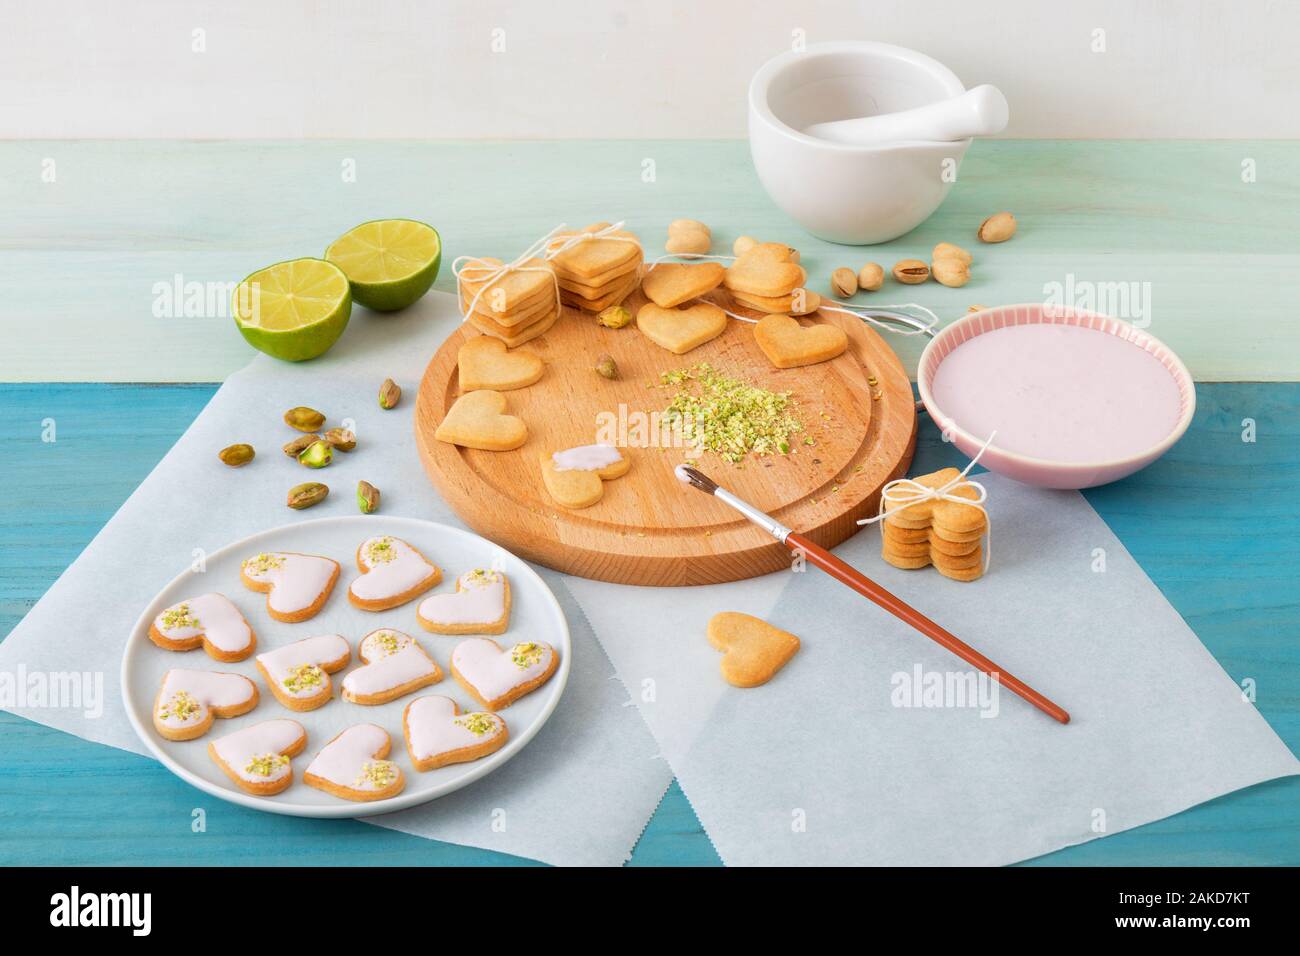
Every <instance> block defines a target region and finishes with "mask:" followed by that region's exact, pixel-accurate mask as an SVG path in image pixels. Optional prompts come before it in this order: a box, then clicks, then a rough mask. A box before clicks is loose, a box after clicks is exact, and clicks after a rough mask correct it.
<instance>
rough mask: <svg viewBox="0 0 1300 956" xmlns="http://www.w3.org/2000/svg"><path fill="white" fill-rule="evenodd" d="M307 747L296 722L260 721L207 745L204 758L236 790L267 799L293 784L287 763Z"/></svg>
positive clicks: (303, 733) (281, 719)
mask: <svg viewBox="0 0 1300 956" xmlns="http://www.w3.org/2000/svg"><path fill="white" fill-rule="evenodd" d="M306 746H307V731H306V730H305V729H303V726H302V724H300V723H298V721H296V720H288V719H287V718H280V719H278V720H264V721H262V722H261V723H260V724H253V726H251V727H245V728H244V729H243V730H236V731H235V732H234V733H233V734H226V736H224V737H218V738H217V739H216V740H214V741H212V742H211V743H209V744H208V756H209V757H211V758H212V762H213V763H215V764H216V765H217V766H218V767H220V768H221V769H222V771H223V772H224V773H225V774H226V776H227V777H229V778H230V779H231V781H232V782H233V783H234V784H235V786H237V787H238V788H239V789H240V790H243V791H245V792H246V793H253V794H257V795H258V796H259V797H269V796H271V795H272V794H274V793H279V792H280V791H282V790H287V789H288V787H289V785H290V784H291V783H293V767H292V766H291V765H290V763H289V760H290V758H291V757H296V756H298V754H300V753H302V751H303V748H305V747H306Z"/></svg>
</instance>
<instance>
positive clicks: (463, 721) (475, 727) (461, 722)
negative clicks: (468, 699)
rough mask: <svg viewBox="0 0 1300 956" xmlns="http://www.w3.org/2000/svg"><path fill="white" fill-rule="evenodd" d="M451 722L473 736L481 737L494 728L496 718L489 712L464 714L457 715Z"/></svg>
mask: <svg viewBox="0 0 1300 956" xmlns="http://www.w3.org/2000/svg"><path fill="white" fill-rule="evenodd" d="M452 723H454V724H456V725H457V726H458V727H464V728H465V729H466V730H468V731H469V732H470V733H471V734H473V735H474V736H475V737H482V736H483V735H484V734H486V733H491V732H492V731H493V730H495V729H496V726H497V721H496V718H495V717H493V716H492V715H491V714H481V713H476V714H465V715H463V716H461V717H457V718H456V719H455V720H454V721H452Z"/></svg>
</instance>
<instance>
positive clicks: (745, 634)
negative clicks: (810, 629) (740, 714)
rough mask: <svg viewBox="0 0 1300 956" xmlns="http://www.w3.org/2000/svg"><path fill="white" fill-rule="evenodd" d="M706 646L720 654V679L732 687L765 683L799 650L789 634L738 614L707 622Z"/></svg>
mask: <svg viewBox="0 0 1300 956" xmlns="http://www.w3.org/2000/svg"><path fill="white" fill-rule="evenodd" d="M709 643H710V644H712V645H713V646H714V647H716V648H717V649H718V650H720V651H722V677H723V679H724V680H726V682H727V683H728V684H732V685H733V686H735V687H757V686H758V685H760V684H766V683H767V682H768V681H770V680H771V679H772V678H773V677H775V676H776V672H777V671H779V670H780V669H781V668H782V667H784V666H785V665H786V663H787V662H788V661H789V660H790V658H792V657H794V655H795V653H796V652H798V650H799V638H797V637H795V636H794V635H793V634H791V633H789V632H788V631H783V630H781V629H780V628H778V627H773V626H772V625H771V624H768V623H767V621H764V620H763V619H761V618H757V617H753V616H752V615H749V614H741V613H740V612H739V611H723V612H721V613H720V614H715V615H713V617H711V618H710V619H709Z"/></svg>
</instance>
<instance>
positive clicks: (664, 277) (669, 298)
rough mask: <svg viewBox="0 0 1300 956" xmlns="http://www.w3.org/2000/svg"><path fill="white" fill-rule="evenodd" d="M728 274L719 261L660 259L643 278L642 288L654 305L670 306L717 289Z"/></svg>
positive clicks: (669, 307) (666, 307)
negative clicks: (697, 261) (673, 260)
mask: <svg viewBox="0 0 1300 956" xmlns="http://www.w3.org/2000/svg"><path fill="white" fill-rule="evenodd" d="M726 274H727V270H726V269H724V268H723V267H722V265H721V264H720V263H717V262H700V263H684V262H660V263H657V264H656V265H655V266H654V268H652V269H651V270H650V271H649V272H647V273H646V274H645V278H644V279H642V280H641V291H642V292H644V293H645V295H646V298H647V299H649V300H650V301H651V302H653V303H654V304H655V305H658V306H662V307H663V308H665V309H671V308H672V307H673V306H677V305H681V304H682V303H683V302H689V301H690V300H691V299H698V298H699V297H700V296H702V295H704V293H706V292H710V291H712V290H713V289H716V288H717V287H718V286H720V285H722V279H723V277H724V276H725V275H726Z"/></svg>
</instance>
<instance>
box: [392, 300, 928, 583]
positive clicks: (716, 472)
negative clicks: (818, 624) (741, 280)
mask: <svg viewBox="0 0 1300 956" xmlns="http://www.w3.org/2000/svg"><path fill="white" fill-rule="evenodd" d="M713 295H715V296H717V297H718V301H719V302H720V303H723V304H725V305H726V306H727V307H728V308H730V309H731V310H732V311H734V312H738V313H740V314H746V315H753V316H754V317H756V318H757V317H760V313H754V312H748V311H747V310H742V309H737V308H736V307H735V306H734V305H732V304H731V301H730V299H729V298H727V297H725V294H724V293H722V292H716V293H713ZM645 301H646V300H645V299H644V298H643V297H642V295H641V293H640V291H639V290H638V291H637V292H635V293H633V294H632V296H631V297H630V298H629V299H628V300H627V301H626V302H624V305H625V306H626V307H627V308H628V309H629V311H631V312H632V314H633V315H635V314H636V311H637V309H638V308H640V306H641V305H642V304H644V303H645ZM817 319H818V320H819V321H823V322H832V323H834V324H835V325H838V326H839V327H840V328H842V329H844V331H845V332H847V333H848V336H849V349H848V351H847V352H846V353H845V354H844V355H841V356H840V357H839V358H837V359H834V360H832V361H830V362H823V363H821V364H820V365H809V366H805V367H803V368H794V369H775V368H773V367H772V366H771V363H769V362H768V360H767V357H766V356H765V355H764V354H763V353H762V351H761V350H760V349H759V347H758V344H757V343H756V342H755V341H754V333H753V326H752V325H750V324H749V323H745V322H739V321H736V320H734V319H733V320H731V321H730V322H729V323H728V325H727V330H726V331H725V332H724V333H723V334H722V335H721V336H719V337H718V338H716V339H714V340H713V341H712V342H708V343H706V344H704V345H702V346H700V347H699V348H697V349H695V350H693V351H691V352H688V353H686V354H685V355H674V354H673V353H671V352H669V351H668V350H666V349H663V348H661V347H659V346H658V345H656V344H654V343H653V342H651V341H650V340H649V339H647V338H646V337H645V336H644V335H642V334H641V333H640V332H639V331H638V330H637V328H636V323H635V322H633V323H632V324H631V325H628V326H627V327H625V328H622V329H607V328H603V327H601V326H600V325H599V324H597V322H596V319H595V316H593V315H590V314H588V313H584V312H579V311H577V310H573V309H568V308H566V309H565V310H564V315H562V316H561V317H560V319H559V321H558V322H557V323H556V324H555V325H554V326H553V327H552V328H551V329H550V330H549V331H548V332H546V333H545V334H544V335H542V336H540V337H538V338H536V339H534V340H533V341H532V342H528V343H526V344H525V345H522V346H520V348H521V349H524V350H527V351H531V352H533V353H535V354H536V355H538V356H540V357H541V358H542V359H543V360H545V362H546V373H545V375H544V376H543V377H542V379H541V381H539V382H537V383H536V384H535V385H532V386H530V387H528V388H523V389H516V390H514V391H510V392H503V393H502V394H504V395H505V396H506V400H507V402H508V412H509V414H512V415H517V416H519V417H520V418H522V419H523V420H524V421H525V422H526V423H527V425H528V442H527V443H526V444H525V445H524V446H523V447H522V448H518V449H515V450H514V451H508V452H490V451H479V450H476V449H469V448H460V447H457V446H455V445H449V444H446V443H445V442H440V441H437V440H436V439H435V438H434V437H433V433H434V430H435V429H436V428H437V427H438V424H439V423H440V422H441V421H442V419H443V416H444V415H445V414H446V412H447V409H448V408H449V407H451V405H452V403H453V402H455V400H456V398H457V397H458V396H459V394H460V390H459V387H458V383H457V375H458V372H457V367H456V353H457V351H458V350H459V349H460V346H461V345H462V344H463V343H464V342H465V340H466V339H468V338H470V337H472V336H475V335H478V334H479V333H478V332H477V331H476V330H475V329H474V328H473V327H471V326H469V325H468V324H466V325H463V326H462V327H461V328H460V329H459V330H457V331H456V332H455V333H453V334H452V335H451V336H450V337H449V338H448V339H447V341H446V342H444V343H443V345H442V347H441V348H440V349H439V350H438V352H437V354H435V355H434V357H433V360H432V361H431V362H430V363H429V366H428V368H427V369H426V370H425V373H424V378H423V380H422V381H421V383H420V392H419V396H418V397H417V399H416V408H415V434H416V442H417V444H418V446H419V449H420V456H421V458H422V460H423V462H424V467H425V470H426V471H427V472H428V473H429V477H430V479H432V481H433V483H434V485H435V486H436V487H437V488H438V490H439V491H440V492H441V493H442V495H443V497H444V498H445V499H446V500H447V502H448V503H449V504H450V505H451V507H452V508H453V509H454V510H455V511H456V513H457V514H458V515H460V517H461V518H462V519H463V520H464V521H465V523H466V524H468V525H469V526H470V527H471V528H473V529H474V530H475V531H477V532H478V533H479V534H481V535H483V536H484V537H486V538H489V539H490V540H492V541H495V542H496V543H498V544H500V545H501V546H502V547H504V548H507V549H509V550H511V551H513V552H515V553H516V554H519V555H521V556H522V557H525V558H527V559H529V560H532V561H537V562H539V563H541V564H544V565H547V566H548V567H552V568H556V569H557V570H560V571H565V572H568V573H569V574H577V575H581V576H582V577H588V578H596V579H598V580H602V581H614V582H617V583H620V584H649V585H687V584H713V583H718V582H722V581H735V580H738V579H741V578H749V577H755V576H757V575H760V574H767V573H769V572H771V571H775V570H778V569H780V568H783V567H788V566H789V563H790V552H789V551H788V550H787V549H786V548H785V547H784V546H783V545H781V544H779V543H778V542H776V541H774V540H773V539H772V537H771V536H770V535H768V534H766V533H765V532H763V531H761V530H760V529H758V528H756V527H754V526H753V525H751V524H749V523H748V522H747V521H746V520H745V519H744V518H742V517H740V516H739V515H738V514H736V512H734V511H732V510H731V509H730V508H728V507H726V506H725V505H723V504H722V503H721V502H719V501H716V500H714V499H712V498H710V497H708V496H707V495H705V494H703V493H702V492H700V491H697V490H695V489H694V488H691V487H689V486H688V485H684V484H682V483H681V482H680V481H678V480H677V478H676V477H675V476H674V475H673V468H674V467H675V466H676V465H678V464H680V463H681V462H682V461H683V460H685V459H687V458H690V457H692V452H691V450H690V449H687V448H681V447H654V445H655V444H658V445H662V442H661V441H660V440H659V437H660V433H659V431H658V430H657V429H654V428H651V427H649V426H650V424H651V421H652V419H651V418H650V416H651V414H652V413H653V414H654V415H655V416H656V418H655V419H654V420H657V416H658V414H659V413H662V411H663V410H664V408H666V407H667V405H668V404H669V402H670V401H671V400H672V398H673V396H674V395H675V394H676V393H677V391H678V388H677V387H662V386H661V385H660V378H659V376H660V374H661V373H663V372H669V371H674V370H677V369H683V368H689V367H690V366H693V365H696V364H697V363H700V362H707V363H709V364H710V365H712V366H713V367H714V368H715V369H717V370H718V371H719V372H722V373H724V374H726V375H729V376H731V377H734V378H738V379H741V380H743V381H745V382H748V383H750V384H753V385H757V386H760V387H762V388H766V389H771V390H772V391H777V392H785V391H788V392H790V393H791V398H792V401H793V403H794V405H793V408H792V410H793V414H794V416H795V417H796V418H797V419H798V420H799V421H800V422H801V423H802V424H803V426H804V431H803V432H802V433H799V434H797V435H796V436H795V437H794V439H793V441H792V449H791V453H790V454H789V455H771V456H768V457H763V458H759V457H756V456H753V455H751V456H749V457H748V458H746V459H745V461H744V462H743V463H741V464H740V465H735V464H732V463H730V462H727V461H725V460H723V459H721V458H719V457H717V456H716V455H713V454H710V453H705V454H704V455H703V456H702V457H700V458H699V459H698V467H699V468H700V470H702V471H703V472H704V473H705V474H707V475H708V476H709V477H711V478H713V479H714V480H715V481H717V482H718V484H720V485H722V486H723V487H725V488H727V489H729V490H731V491H732V492H734V493H735V494H737V495H739V496H740V497H741V498H744V499H745V500H747V501H749V502H750V503H752V504H754V505H756V506H757V507H759V508H761V509H763V510H764V511H766V512H767V513H768V514H771V515H773V516H774V517H775V518H776V519H777V520H778V521H781V522H782V523H783V524H786V525H788V526H789V527H791V528H793V529H794V530H795V531H798V532H801V533H802V534H806V535H808V536H809V537H810V538H812V539H813V540H814V541H816V542H817V543H818V544H821V545H824V546H826V547H833V546H834V545H836V544H839V543H840V542H841V541H843V540H844V539H845V538H847V537H849V535H851V534H853V533H854V532H855V531H857V530H858V526H857V525H856V524H855V523H854V522H855V521H856V519H858V518H862V517H866V516H868V515H872V514H875V512H876V509H877V508H878V507H879V493H880V488H881V486H882V485H883V484H884V483H885V482H887V481H889V480H891V479H893V478H897V477H900V476H901V475H903V474H904V473H905V472H906V470H907V466H908V465H909V464H910V463H911V460H912V453H913V450H914V449H915V446H916V410H915V405H914V401H913V398H912V388H911V385H910V384H909V382H908V378H907V374H906V373H905V372H904V371H903V367H902V365H901V364H900V363H899V361H898V357H897V356H896V355H895V354H894V352H893V351H892V350H891V349H890V348H889V346H888V345H886V344H885V342H884V341H883V340H882V339H881V337H880V336H879V335H877V334H876V333H875V332H874V331H873V330H872V329H871V328H869V327H868V326H867V324H866V323H865V322H863V321H862V320H860V319H857V318H853V317H851V316H847V315H843V314H840V313H832V312H820V313H817ZM804 324H808V321H805V322H804ZM603 354H609V355H611V356H613V357H614V360H615V361H616V362H617V363H618V370H619V378H618V379H617V380H616V381H610V380H608V379H605V378H602V377H601V376H599V375H598V374H596V372H595V371H594V370H593V367H594V366H595V364H596V361H597V359H598V358H599V357H600V356H601V355H603ZM869 379H874V382H875V384H871V382H870V381H869ZM873 396H874V397H873ZM602 426H604V427H605V428H606V430H607V431H606V435H605V436H602V437H615V440H616V443H617V444H618V445H619V446H620V448H621V449H622V451H623V454H624V455H626V456H627V457H628V458H629V459H630V460H631V464H632V467H631V470H630V471H629V472H628V473H627V474H626V475H625V476H623V477H622V478H617V479H615V480H613V481H610V482H606V483H605V494H604V497H603V498H601V500H600V501H599V502H597V503H596V504H595V505H593V506H592V507H590V508H584V509H582V510H580V511H570V510H566V509H565V508H562V507H560V506H559V505H557V504H555V502H554V501H552V500H551V498H550V496H549V495H548V494H547V492H546V489H545V487H544V486H543V484H542V475H541V470H540V466H539V464H538V456H539V454H541V453H542V452H546V453H550V452H552V451H559V450H562V449H565V448H572V447H575V446H577V445H589V444H592V443H594V442H595V441H596V440H597V438H598V432H599V430H600V429H601V428H602ZM611 433H613V435H611ZM805 438H811V439H812V444H805V442H804V439H805ZM648 443H650V444H651V445H652V446H651V447H646V445H647V444H648Z"/></svg>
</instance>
